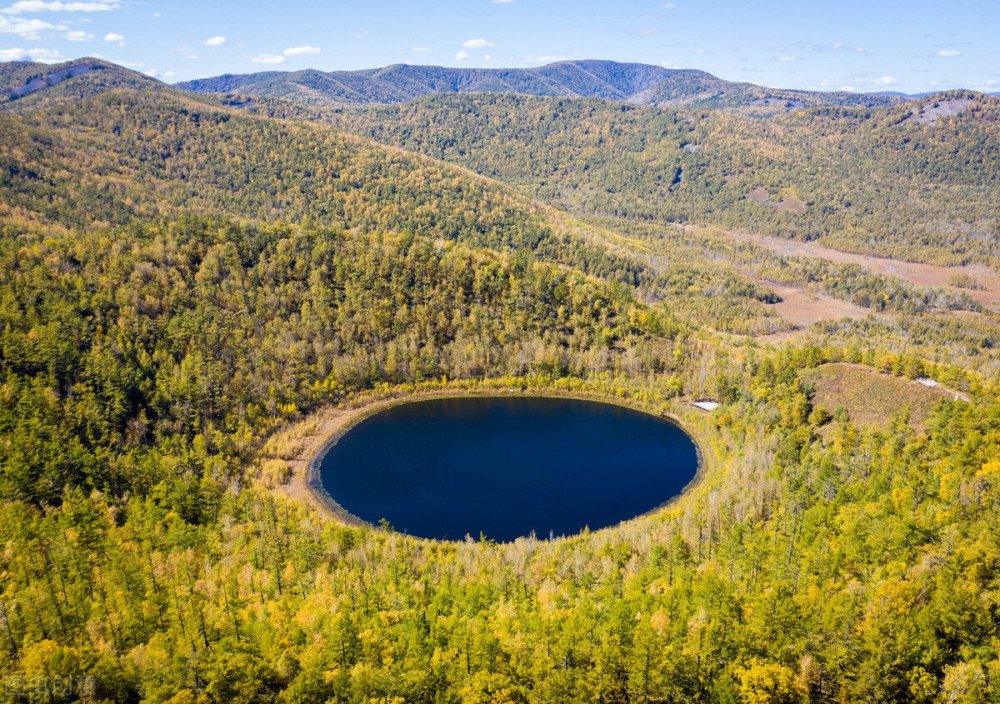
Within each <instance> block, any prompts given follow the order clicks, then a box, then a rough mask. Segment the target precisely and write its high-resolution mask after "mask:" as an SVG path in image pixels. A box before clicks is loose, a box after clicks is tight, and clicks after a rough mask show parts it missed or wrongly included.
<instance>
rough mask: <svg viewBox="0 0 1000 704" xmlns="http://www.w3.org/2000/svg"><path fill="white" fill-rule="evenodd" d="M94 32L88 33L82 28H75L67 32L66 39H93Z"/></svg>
mask: <svg viewBox="0 0 1000 704" xmlns="http://www.w3.org/2000/svg"><path fill="white" fill-rule="evenodd" d="M93 38H94V35H93V34H87V33H86V32H84V31H83V30H82V29H74V30H73V31H71V32H66V39H67V40H69V41H71V42H85V41H87V40H88V39H93Z"/></svg>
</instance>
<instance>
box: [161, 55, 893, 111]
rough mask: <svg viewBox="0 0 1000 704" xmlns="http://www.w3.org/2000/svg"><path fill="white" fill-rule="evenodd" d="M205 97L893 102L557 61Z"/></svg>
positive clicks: (230, 79)
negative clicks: (459, 96) (467, 95)
mask: <svg viewBox="0 0 1000 704" xmlns="http://www.w3.org/2000/svg"><path fill="white" fill-rule="evenodd" d="M177 86H178V87H179V88H184V89H186V90H192V91H197V92H207V93H236V94H242V95H268V96H273V97H279V98H285V99H288V100H291V101H293V102H299V103H304V104H308V105H315V106H333V105H347V104H370V103H405V102H409V101H412V100H415V99H417V98H421V97H424V96H427V95H432V94H438V93H515V94H521V95H538V96H556V97H585V98H603V99H605V100H615V101H625V102H629V103H635V104H640V105H658V106H665V105H683V106H685V107H690V108H722V107H726V108H739V107H745V108H754V109H758V110H760V111H763V112H781V111H785V110H787V109H790V108H796V107H803V106H817V105H851V106H876V105H891V104H894V103H898V102H901V101H902V100H904V99H903V98H899V97H896V96H876V95H864V94H853V93H819V92H810V91H794V90H781V89H773V88H764V87H761V86H756V85H753V84H751V83H733V82H731V81H725V80H722V79H719V78H716V77H715V76H712V75H711V74H709V73H705V72H704V71H698V70H692V69H668V68H663V67H662V66H653V65H649V64H635V63H619V62H616V61H595V60H590V61H560V62H558V63H553V64H548V65H546V66H541V67H538V68H525V69H513V68H511V69H482V68H476V69H461V68H444V67H441V66H411V65H408V64H395V65H392V66H386V67H384V68H377V69H366V70H360V71H332V72H329V73H325V72H322V71H317V70H313V69H309V70H305V71H294V72H283V71H266V72H262V73H254V74H242V75H224V76H217V77H214V78H203V79H198V80H194V81H185V82H182V83H178V84H177Z"/></svg>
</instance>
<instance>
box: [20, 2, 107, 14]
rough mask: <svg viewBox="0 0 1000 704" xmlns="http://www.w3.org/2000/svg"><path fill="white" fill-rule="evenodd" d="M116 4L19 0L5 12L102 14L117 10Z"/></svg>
mask: <svg viewBox="0 0 1000 704" xmlns="http://www.w3.org/2000/svg"><path fill="white" fill-rule="evenodd" d="M117 9H118V3H116V2H59V0H56V1H55V2H44V1H43V0H18V2H15V3H14V4H13V5H11V6H10V7H8V8H6V9H5V10H3V12H4V13H5V14H8V15H19V14H21V13H22V12H102V11H105V10H117Z"/></svg>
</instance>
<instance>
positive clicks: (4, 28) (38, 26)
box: [0, 15, 67, 39]
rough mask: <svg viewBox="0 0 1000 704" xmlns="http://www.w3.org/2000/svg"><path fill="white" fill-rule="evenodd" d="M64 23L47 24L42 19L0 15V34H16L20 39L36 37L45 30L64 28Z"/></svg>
mask: <svg viewBox="0 0 1000 704" xmlns="http://www.w3.org/2000/svg"><path fill="white" fill-rule="evenodd" d="M64 29H67V27H66V26H64V25H56V24H49V23H48V22H43V21H42V20H38V19H34V20H22V19H20V18H18V17H15V18H14V19H8V18H6V17H4V16H2V15H0V34H16V35H18V36H19V37H21V38H22V39H38V38H39V33H40V32H44V31H47V30H64Z"/></svg>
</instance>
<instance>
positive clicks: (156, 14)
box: [153, 12, 166, 75]
mask: <svg viewBox="0 0 1000 704" xmlns="http://www.w3.org/2000/svg"><path fill="white" fill-rule="evenodd" d="M153 17H155V18H156V19H160V18H161V17H163V15H161V14H160V13H159V12H154V13H153ZM164 75H166V74H164Z"/></svg>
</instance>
